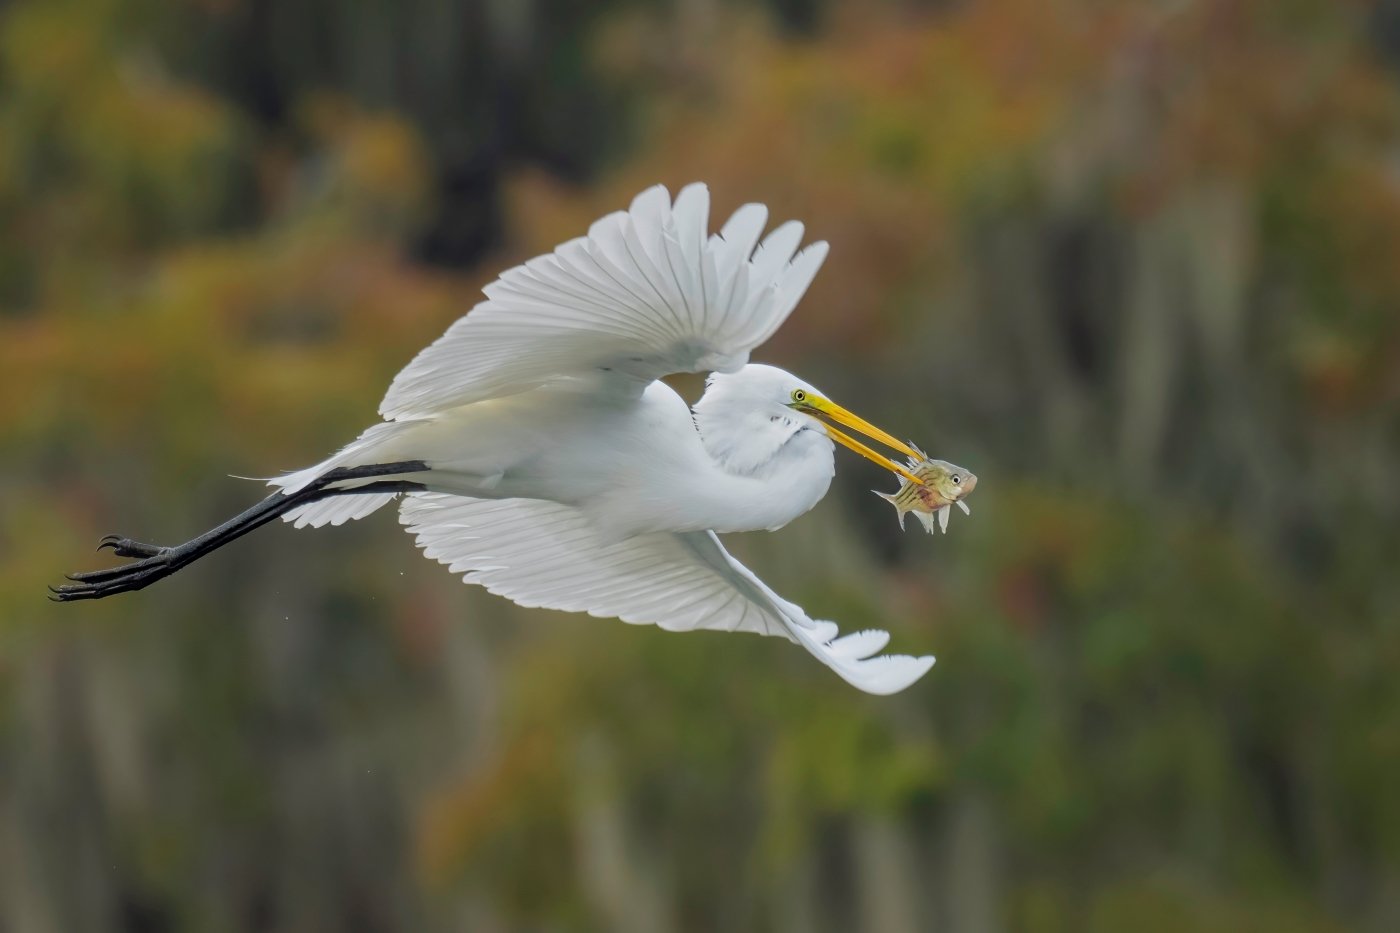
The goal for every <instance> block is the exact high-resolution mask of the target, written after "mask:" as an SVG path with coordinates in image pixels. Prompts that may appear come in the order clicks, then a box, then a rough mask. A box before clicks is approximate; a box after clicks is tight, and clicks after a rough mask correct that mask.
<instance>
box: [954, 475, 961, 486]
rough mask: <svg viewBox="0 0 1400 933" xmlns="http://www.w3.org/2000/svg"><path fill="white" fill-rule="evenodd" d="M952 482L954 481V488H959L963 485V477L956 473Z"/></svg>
mask: <svg viewBox="0 0 1400 933" xmlns="http://www.w3.org/2000/svg"><path fill="white" fill-rule="evenodd" d="M952 480H953V485H954V486H958V485H961V484H962V477H961V476H959V475H958V474H956V473H954V474H953V476H952Z"/></svg>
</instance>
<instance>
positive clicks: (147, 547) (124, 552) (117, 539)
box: [97, 535, 166, 557]
mask: <svg viewBox="0 0 1400 933" xmlns="http://www.w3.org/2000/svg"><path fill="white" fill-rule="evenodd" d="M103 548H111V549H112V553H114V554H116V555H117V556H118V557H155V556H156V555H157V554H159V553H160V552H161V551H164V550H166V548H163V547H161V546H160V545H158V544H142V543H141V542H140V541H133V540H131V539H130V538H123V537H122V536H121V535H106V536H105V537H103V539H102V542H101V543H100V544H98V545H97V549H98V550H99V551H100V550H102V549H103Z"/></svg>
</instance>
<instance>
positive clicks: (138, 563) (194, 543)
mask: <svg viewBox="0 0 1400 933" xmlns="http://www.w3.org/2000/svg"><path fill="white" fill-rule="evenodd" d="M427 470H428V465H427V464H426V463H424V462H423V461H421V460H407V461H401V462H398V463H382V464H374V465H371V466H358V467H340V468H338V469H335V470H331V471H329V472H327V473H325V474H324V475H322V476H319V477H317V478H316V479H314V480H312V481H311V482H309V483H307V484H306V485H304V486H303V487H302V488H300V489H298V490H297V491H296V492H292V493H282V492H279V493H274V494H273V495H271V496H268V497H267V498H266V499H264V500H263V501H261V502H259V503H258V504H257V505H255V506H253V507H252V508H250V509H248V510H247V511H245V512H242V513H241V514H239V515H235V516H234V517H233V518H231V519H229V520H228V521H226V522H224V523H223V524H222V525H219V526H218V527H217V528H213V529H210V530H209V531H207V532H205V533H204V534H202V535H200V536H199V537H197V538H193V539H191V540H189V541H186V542H185V543H184V544H180V545H176V546H174V547H160V546H158V545H154V544H143V543H141V542H139V541H133V540H131V539H130V538H123V537H121V536H119V535H107V536H106V537H104V538H103V539H102V542H101V543H100V544H99V545H98V549H99V550H101V549H102V548H111V549H112V551H113V552H114V553H116V554H117V555H118V556H121V557H135V558H138V559H137V560H133V561H131V562H130V563H127V564H122V565H121V566H119V567H109V568H107V569H105V570H93V571H89V572H87V573H75V574H70V575H69V576H68V579H69V580H72V581H73V582H72V583H69V584H65V585H63V586H59V587H50V590H51V591H52V596H51V597H50V598H52V599H55V600H58V601H60V602H69V601H72V600H78V599H101V598H103V597H104V596H112V595H115V594H117V593H126V592H130V591H132V590H139V589H141V588H143V587H146V586H149V585H151V584H152V583H154V582H155V581H157V580H160V579H163V578H165V577H168V576H170V575H171V574H172V573H174V572H175V571H177V570H179V569H181V568H182V567H184V566H186V565H188V564H191V563H193V562H194V561H196V560H199V558H201V557H203V556H205V555H206V554H210V553H212V552H214V551H216V550H218V549H219V548H221V547H223V546H224V545H225V544H228V543H229V542H230V541H233V540H235V539H237V538H241V537H242V536H243V535H245V534H247V533H248V532H250V531H252V530H253V529H255V528H259V527H261V526H263V525H265V524H267V523H268V522H270V521H273V520H274V519H276V518H278V517H280V516H282V515H285V514H286V513H288V512H290V511H292V510H294V509H298V508H301V507H302V506H305V505H308V504H310V503H313V502H318V501H321V500H323V499H327V498H330V497H333V496H362V495H383V494H386V493H389V494H397V493H404V492H421V491H422V490H423V489H424V486H423V484H422V483H416V482H412V481H410V480H395V479H389V480H378V481H375V482H370V483H365V484H363V485H359V486H352V487H350V488H345V487H339V486H334V485H333V484H335V483H340V482H348V481H352V480H365V479H374V478H375V477H378V476H395V475H403V474H408V473H424V472H427Z"/></svg>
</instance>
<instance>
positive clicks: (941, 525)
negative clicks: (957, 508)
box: [938, 505, 953, 535]
mask: <svg viewBox="0 0 1400 933" xmlns="http://www.w3.org/2000/svg"><path fill="white" fill-rule="evenodd" d="M952 511H953V509H952V507H951V506H947V505H945V506H942V507H940V508H939V510H938V530H939V531H941V532H943V533H944V534H945V535H946V534H947V533H948V516H949V515H950V514H951V513H952Z"/></svg>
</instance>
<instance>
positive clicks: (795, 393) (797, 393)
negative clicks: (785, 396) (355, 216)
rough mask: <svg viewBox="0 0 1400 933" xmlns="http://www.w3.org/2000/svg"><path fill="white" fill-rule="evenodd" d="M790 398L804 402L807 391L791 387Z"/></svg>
mask: <svg viewBox="0 0 1400 933" xmlns="http://www.w3.org/2000/svg"><path fill="white" fill-rule="evenodd" d="M792 400H793V401H794V402H805V401H807V393H806V392H804V391H802V390H801V389H793V390H792Z"/></svg>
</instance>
